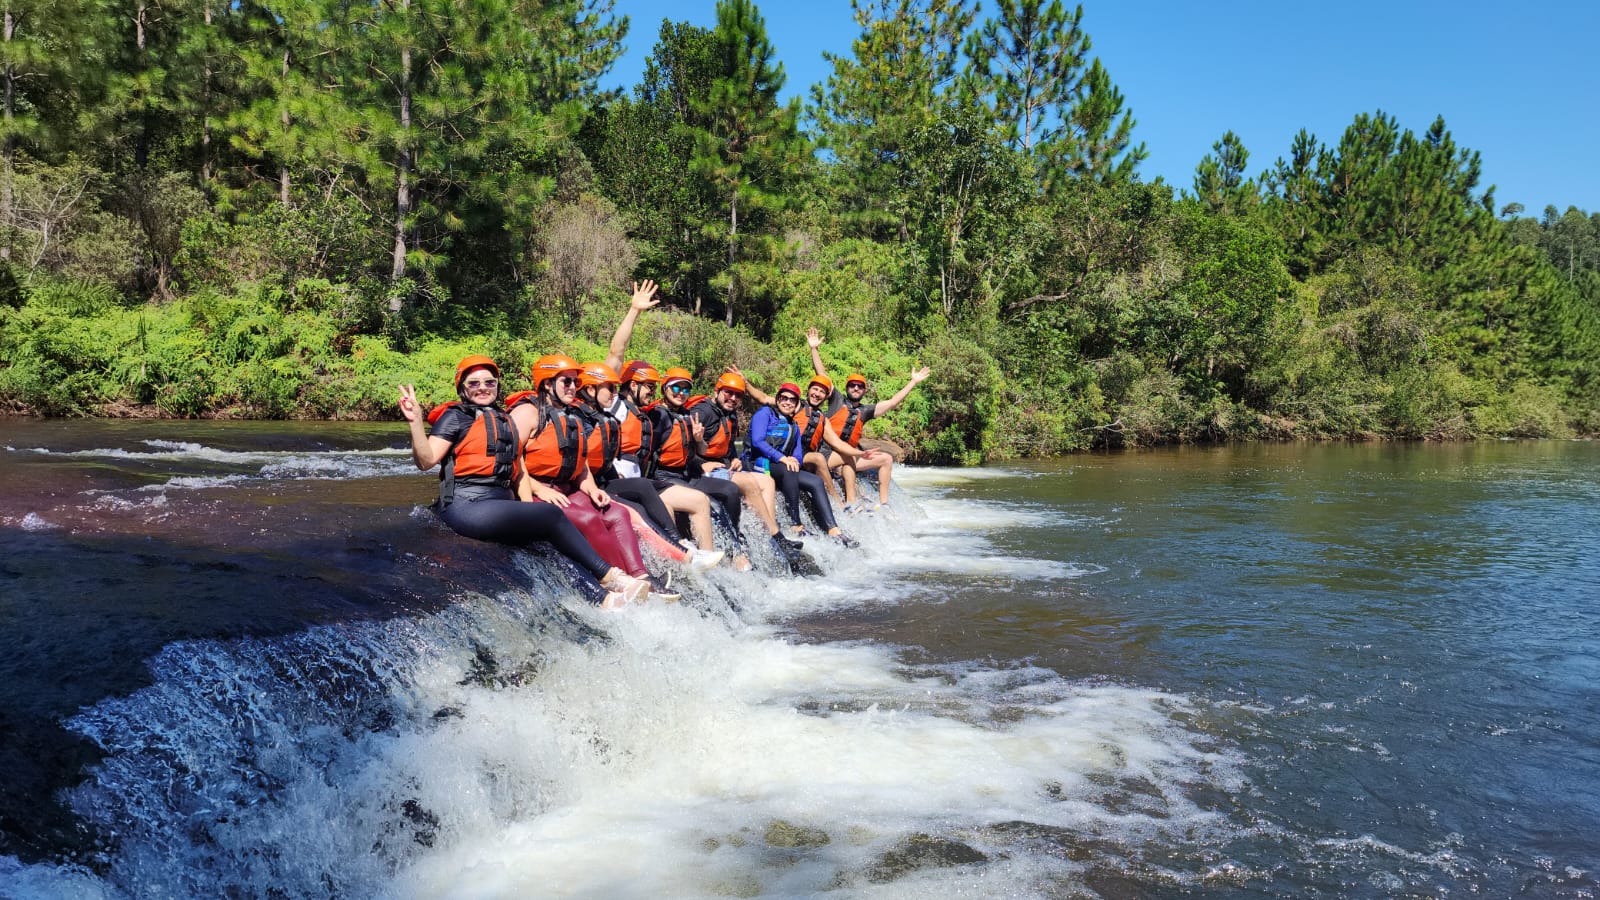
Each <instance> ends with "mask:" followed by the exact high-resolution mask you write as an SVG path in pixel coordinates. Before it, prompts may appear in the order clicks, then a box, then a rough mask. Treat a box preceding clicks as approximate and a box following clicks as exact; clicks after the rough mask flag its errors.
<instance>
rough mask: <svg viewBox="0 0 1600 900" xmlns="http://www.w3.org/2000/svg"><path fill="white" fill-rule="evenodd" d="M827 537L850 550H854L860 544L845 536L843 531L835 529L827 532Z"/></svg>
mask: <svg viewBox="0 0 1600 900" xmlns="http://www.w3.org/2000/svg"><path fill="white" fill-rule="evenodd" d="M828 537H831V538H833V539H834V540H836V541H838V542H839V543H841V544H843V545H845V546H846V547H848V548H850V549H851V550H854V549H856V548H857V547H860V546H861V542H860V541H858V540H856V539H855V538H853V537H851V536H850V535H848V534H845V533H844V531H843V529H839V528H835V529H834V530H832V531H830V532H828Z"/></svg>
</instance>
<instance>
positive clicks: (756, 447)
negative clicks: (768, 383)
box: [745, 381, 861, 548]
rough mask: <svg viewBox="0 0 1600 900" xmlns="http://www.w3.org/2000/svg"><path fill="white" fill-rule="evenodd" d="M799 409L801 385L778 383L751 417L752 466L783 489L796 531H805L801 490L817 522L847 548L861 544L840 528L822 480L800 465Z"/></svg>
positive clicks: (750, 461)
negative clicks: (797, 419) (770, 397)
mask: <svg viewBox="0 0 1600 900" xmlns="http://www.w3.org/2000/svg"><path fill="white" fill-rule="evenodd" d="M799 408H800V387H799V386H798V385H796V384H794V383H792V382H788V381H786V382H784V383H783V384H781V385H779V386H778V393H777V394H776V395H775V396H774V397H773V398H772V401H771V403H770V404H768V405H765V406H762V407H761V408H760V409H758V410H756V413H755V415H754V416H751V417H750V443H749V447H748V448H747V449H746V450H745V455H746V457H747V458H748V459H749V465H750V466H751V467H753V468H756V469H757V470H759V471H763V472H768V473H770V474H771V475H772V479H773V481H775V482H777V485H778V490H780V491H782V492H783V499H784V502H785V503H786V504H787V505H788V507H789V518H791V519H793V520H794V522H795V525H794V527H795V530H796V531H797V532H802V533H803V532H804V526H803V525H802V524H801V521H802V520H801V518H800V492H801V491H804V492H805V493H806V496H808V497H810V498H811V507H812V511H813V512H814V514H815V517H816V520H817V524H818V525H821V526H822V528H823V530H824V531H826V532H827V534H828V536H829V537H831V538H833V539H834V540H836V541H838V542H839V543H841V544H843V545H845V546H846V547H850V548H855V547H859V546H861V545H860V544H859V543H857V542H856V540H855V539H854V538H852V537H850V536H849V535H848V534H845V533H844V532H843V531H842V530H840V528H839V523H838V521H837V520H836V519H834V516H833V504H832V503H831V502H830V501H829V500H828V492H827V490H826V489H825V488H824V487H823V486H822V479H821V478H820V477H818V476H817V475H816V474H815V473H813V472H808V471H806V470H805V469H804V468H803V467H802V466H801V454H800V426H799V425H798V424H797V423H796V422H795V418H794V414H795V412H796V411H797V410H798V409H799Z"/></svg>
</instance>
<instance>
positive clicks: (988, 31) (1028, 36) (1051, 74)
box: [967, 0, 1090, 154]
mask: <svg viewBox="0 0 1600 900" xmlns="http://www.w3.org/2000/svg"><path fill="white" fill-rule="evenodd" d="M1082 23H1083V7H1082V6H1078V7H1076V8H1075V9H1074V10H1073V11H1072V13H1071V14H1070V15H1068V13H1067V11H1066V8H1065V7H1063V6H1062V5H1061V0H1049V5H1048V6H1046V5H1045V0H1000V2H999V9H998V17H997V18H993V19H989V20H987V21H985V22H984V23H983V26H982V27H981V28H980V29H979V30H978V31H977V32H976V33H974V34H972V35H971V36H970V37H969V38H968V40H967V56H968V57H969V59H970V60H971V66H970V69H969V72H968V75H969V78H968V89H969V90H971V91H972V92H974V93H976V94H977V95H979V96H981V97H984V98H987V100H988V102H989V104H990V105H991V106H992V107H993V109H994V112H995V117H996V118H997V119H998V120H999V121H1000V122H1001V123H1002V127H1003V128H1004V129H1005V131H1004V133H1005V136H1006V140H1008V141H1009V142H1010V143H1011V145H1012V146H1013V147H1015V148H1017V149H1019V150H1021V151H1022V152H1024V153H1027V154H1032V153H1034V152H1035V148H1038V147H1041V146H1043V145H1049V144H1051V143H1053V142H1055V141H1057V140H1059V139H1060V137H1061V134H1062V130H1063V128H1064V127H1065V118H1066V115H1067V113H1068V111H1070V109H1071V108H1072V106H1073V105H1074V103H1075V102H1076V101H1077V100H1078V98H1079V95H1080V91H1081V85H1082V80H1083V72H1084V67H1085V65H1086V63H1087V59H1088V55H1089V47H1090V43H1089V36H1088V35H1087V34H1085V33H1084V32H1083V27H1082Z"/></svg>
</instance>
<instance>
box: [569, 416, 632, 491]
mask: <svg viewBox="0 0 1600 900" xmlns="http://www.w3.org/2000/svg"><path fill="white" fill-rule="evenodd" d="M578 418H579V420H580V421H581V422H582V423H583V457H584V459H585V460H587V461H588V463H589V471H590V472H593V473H594V476H595V478H602V477H605V478H606V479H607V480H609V479H610V476H608V475H606V474H605V473H608V472H610V471H612V469H611V463H612V462H613V461H615V460H616V458H617V449H618V445H619V443H620V441H619V440H618V433H619V432H620V431H621V430H622V427H621V426H620V425H618V424H617V420H616V419H613V418H611V417H610V416H608V415H606V414H605V413H603V412H601V411H599V410H597V409H592V408H590V407H587V406H585V407H580V409H579V413H578Z"/></svg>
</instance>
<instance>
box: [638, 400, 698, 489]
mask: <svg viewBox="0 0 1600 900" xmlns="http://www.w3.org/2000/svg"><path fill="white" fill-rule="evenodd" d="M658 409H659V410H661V411H662V412H663V413H665V414H666V425H667V427H666V428H665V429H658V431H660V433H659V434H658V436H657V438H656V446H655V454H654V459H653V462H654V465H652V466H650V469H651V471H654V470H655V468H656V467H657V466H659V467H662V468H665V469H668V470H670V471H673V472H676V473H678V474H679V475H686V474H687V473H688V471H689V461H690V460H692V459H694V432H692V431H690V430H689V413H688V406H687V404H685V406H684V408H683V409H682V410H676V409H673V408H672V407H671V406H670V405H668V404H666V403H664V402H662V401H660V400H657V401H656V402H654V403H652V404H650V405H649V406H647V407H645V412H654V411H656V410H658Z"/></svg>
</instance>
